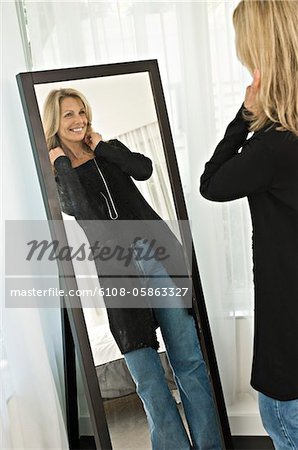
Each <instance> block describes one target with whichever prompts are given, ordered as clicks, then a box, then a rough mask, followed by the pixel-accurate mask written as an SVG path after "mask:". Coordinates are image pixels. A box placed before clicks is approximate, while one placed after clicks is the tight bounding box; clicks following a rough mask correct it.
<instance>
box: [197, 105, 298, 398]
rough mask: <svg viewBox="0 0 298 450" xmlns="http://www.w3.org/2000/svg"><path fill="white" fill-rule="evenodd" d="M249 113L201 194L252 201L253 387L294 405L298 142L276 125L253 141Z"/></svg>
mask: <svg viewBox="0 0 298 450" xmlns="http://www.w3.org/2000/svg"><path fill="white" fill-rule="evenodd" d="M242 111H243V106H242V107H241V109H240V110H239V111H238V113H237V115H236V117H235V119H234V120H233V121H232V122H231V123H230V124H229V126H228V128H227V130H226V133H225V135H224V138H223V139H222V141H221V142H220V143H219V144H218V146H217V147H216V150H215V152H214V154H213V156H212V158H211V159H210V161H209V162H207V164H206V166H205V171H204V173H203V175H202V176H201V186H200V191H201V194H202V195H203V196H204V197H205V198H207V199H209V200H213V201H219V202H223V201H230V200H235V199H238V198H241V197H246V196H247V197H248V201H249V206H250V211H251V217H252V225H253V271H254V285H255V336H254V355H253V368H252V378H251V384H252V386H253V387H254V388H255V389H256V390H258V391H260V392H262V393H264V394H265V395H268V396H270V397H273V398H276V399H279V400H292V399H297V398H298V137H297V136H295V135H294V134H293V133H291V132H289V131H278V130H277V129H276V128H277V125H276V124H268V125H267V126H265V127H263V128H262V129H260V130H258V131H257V132H255V133H254V134H253V135H252V137H251V138H250V139H247V136H248V133H249V130H248V122H247V121H245V120H244V119H243V117H242ZM240 149H241V151H240Z"/></svg>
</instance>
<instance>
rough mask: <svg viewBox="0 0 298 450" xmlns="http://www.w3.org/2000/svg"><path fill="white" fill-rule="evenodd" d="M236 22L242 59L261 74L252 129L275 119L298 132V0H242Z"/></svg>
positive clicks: (256, 128) (238, 48) (283, 128)
mask: <svg viewBox="0 0 298 450" xmlns="http://www.w3.org/2000/svg"><path fill="white" fill-rule="evenodd" d="M233 22H234V27H235V34H236V50H237V56H238V58H239V59H240V61H241V62H242V63H243V64H244V65H245V66H246V67H247V68H248V70H249V71H250V72H251V74H252V73H253V71H254V69H259V71H260V74H261V82H260V88H259V92H258V95H257V99H256V104H255V106H254V108H253V111H252V112H251V114H250V115H249V120H250V122H251V125H250V129H251V130H252V131H256V130H258V129H260V128H262V127H263V126H265V125H266V124H267V123H268V122H269V121H272V122H275V123H278V124H280V126H279V127H278V128H277V129H279V130H289V131H292V132H293V133H294V134H296V135H298V33H297V24H298V1H296V0H293V1H292V0H257V1H256V0H241V1H240V3H239V4H238V6H237V7H236V9H235V11H234V14H233Z"/></svg>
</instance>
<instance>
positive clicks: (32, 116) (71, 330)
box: [17, 60, 233, 450]
mask: <svg viewBox="0 0 298 450" xmlns="http://www.w3.org/2000/svg"><path fill="white" fill-rule="evenodd" d="M137 72H148V73H149V76H150V82H151V87H152V92H153V97H154V102H155V107H156V112H157V117H158V121H159V126H160V132H161V137H162V142H163V146H164V150H165V157H166V162H167V167H168V171H169V178H170V183H171V188H172V194H173V198H174V204H175V209H176V214H177V218H178V219H179V220H183V221H187V220H188V216H187V210H186V204H185V200H184V195H183V190H182V184H181V180H180V175H179V170H178V164H177V160H176V156H175V150H174V143H173V138H172V134H171V129H170V124H169V119H168V114H167V110H166V103H165V98H164V93H163V89H162V84H161V78H160V73H159V69H158V63H157V60H144V61H135V62H126V63H118V64H106V65H97V66H86V67H77V68H69V69H57V70H48V71H37V72H27V73H20V74H18V75H17V82H18V87H19V91H20V96H21V101H22V105H23V109H24V114H25V119H26V123H27V127H28V132H29V136H30V141H31V145H32V150H33V155H34V160H35V164H36V168H37V172H38V178H39V182H40V186H41V190H42V195H43V200H44V204H45V209H46V214H47V218H48V220H49V226H50V231H51V234H52V237H53V239H59V242H61V244H62V246H64V245H67V237H66V232H65V229H64V225H63V220H62V215H61V210H60V205H59V199H58V194H57V189H56V183H55V180H54V177H53V174H52V171H51V167H50V164H49V156H48V149H47V147H46V142H45V137H44V132H43V127H42V122H41V117H40V112H39V107H38V103H37V99H36V94H35V90H34V85H36V84H43V83H52V82H62V81H70V80H79V79H87V78H97V77H106V76H112V75H124V74H132V73H137ZM53 221H54V222H53ZM183 232H184V231H183V230H181V234H182V239H183ZM186 257H187V258H188V260H189V261H192V279H193V293H194V298H195V299H203V298H204V297H203V291H202V284H201V280H200V275H199V269H198V265H197V260H196V255H195V252H194V247H193V246H192V254H191V255H186ZM58 268H59V277H60V280H61V283H62V288H64V289H65V290H66V291H67V290H69V289H75V290H76V289H77V283H76V279H75V274H74V270H73V267H72V262H71V261H60V262H58ZM65 273H68V274H69V273H70V274H72V275H71V276H67V277H65V276H64V274H65ZM69 298H70V297H68V299H69ZM68 299H67V297H66V298H64V299H62V302H65V303H64V304H62V321H63V330H64V336H63V340H64V355H65V370H66V409H67V411H66V413H67V428H68V434H69V441H70V447H71V448H77V445H78V443H77V440H78V424H77V423H76V419H75V418H74V416H75V415H76V414H77V406H76V398H75V399H74V398H73V397H74V395H76V384H75V380H73V374H75V366H74V348H75V350H76V353H77V357H78V361H79V366H80V370H81V373H82V378H83V383H84V389H85V394H86V398H87V402H88V407H89V412H90V417H91V421H92V426H93V431H94V438H95V445H96V449H98V450H103V449H105V450H107V449H112V444H111V440H110V436H109V431H108V427H107V423H106V418H105V412H104V407H103V402H102V398H101V395H100V389H99V386H98V382H97V376H96V371H95V367H94V363H93V358H92V353H91V348H90V343H89V339H88V333H87V329H86V325H85V320H84V315H83V311H82V308H81V303H80V298H79V297H72V299H71V304H70V302H69V300H68ZM194 316H195V319H196V324H197V330H198V335H199V338H200V342H201V346H202V352H203V354H204V358H205V361H206V363H207V366H208V369H209V372H210V377H211V381H212V386H213V391H214V397H215V401H216V405H217V412H218V418H219V423H220V426H221V433H222V439H223V443H224V445H225V447H226V449H232V448H233V445H232V438H231V432H230V426H229V421H228V417H227V411H226V406H225V402H224V396H223V391H222V386H221V381H220V376H219V371H218V366H217V362H216V356H215V351H214V345H213V341H212V335H211V329H210V325H209V320H208V316H207V309H206V305H205V302H204V301H203V300H202V301H194ZM70 368H71V369H70Z"/></svg>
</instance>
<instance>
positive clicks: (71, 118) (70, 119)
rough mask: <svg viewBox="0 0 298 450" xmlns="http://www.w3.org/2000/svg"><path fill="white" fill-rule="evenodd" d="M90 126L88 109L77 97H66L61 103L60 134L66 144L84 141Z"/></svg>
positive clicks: (61, 139)
mask: <svg viewBox="0 0 298 450" xmlns="http://www.w3.org/2000/svg"><path fill="white" fill-rule="evenodd" d="M87 126H88V118H87V114H86V109H85V107H84V105H83V103H82V101H81V100H80V99H79V98H77V97H65V98H64V99H63V100H61V103H60V125H59V129H58V132H57V134H58V136H59V138H60V141H61V142H62V143H64V144H65V145H67V146H69V145H71V144H77V143H79V142H81V141H83V139H84V137H85V134H86V131H87Z"/></svg>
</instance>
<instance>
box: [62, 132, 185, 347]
mask: <svg viewBox="0 0 298 450" xmlns="http://www.w3.org/2000/svg"><path fill="white" fill-rule="evenodd" d="M94 156H95V158H94V159H91V160H89V161H87V162H86V163H84V164H82V165H81V166H78V167H76V168H73V167H72V166H71V161H70V160H69V158H68V157H67V156H59V157H58V158H57V159H56V160H55V163H54V166H55V169H56V172H57V176H56V182H57V187H58V193H59V199H60V203H61V208H62V211H64V212H65V213H67V214H69V215H72V216H74V217H75V218H76V220H77V222H78V223H79V224H80V225H81V227H82V228H83V230H84V231H85V234H86V236H87V238H88V240H89V243H90V248H91V247H92V248H94V243H95V242H100V243H102V244H107V243H108V242H109V244H108V245H109V246H110V247H111V248H115V245H117V244H120V246H122V247H124V248H125V247H126V246H127V245H130V244H131V243H132V242H133V241H134V239H135V238H137V237H138V236H139V237H142V238H147V239H148V240H149V242H151V243H155V244H156V246H159V245H162V246H164V247H165V248H166V249H167V250H168V252H169V254H170V255H171V257H170V258H168V259H167V260H165V261H164V262H163V263H164V266H165V268H166V270H167V271H168V273H169V274H170V275H173V274H174V275H175V274H176V273H178V274H179V275H180V274H181V275H184V274H186V269H185V268H184V257H183V251H182V247H181V245H180V243H179V241H178V240H177V239H176V237H175V236H174V234H173V233H172V232H171V231H170V229H169V227H168V225H167V224H166V223H165V222H164V221H162V220H161V217H160V216H159V215H158V214H157V213H156V212H155V211H154V210H153V209H152V208H151V206H150V205H149V204H148V203H147V201H146V200H145V198H144V197H143V196H142V194H141V193H140V191H139V190H138V189H137V187H136V185H135V184H134V182H133V180H132V178H134V179H136V180H140V181H141V180H147V179H148V178H150V176H151V174H152V162H151V160H150V159H149V158H147V157H146V156H144V155H142V154H141V153H137V152H132V151H130V150H129V149H128V148H127V147H126V146H125V145H124V144H122V143H121V142H120V141H118V140H116V139H115V140H111V141H109V142H103V141H101V142H99V144H98V145H97V146H96V148H95V151H94ZM113 219H116V220H113ZM123 221H124V222H123ZM125 222H126V223H125ZM124 262H125V261H123V262H122V265H121V262H119V261H118V260H117V258H116V259H112V258H111V260H110V261H109V260H107V261H106V263H103V261H102V260H98V259H95V265H96V268H97V272H98V275H99V278H100V283H101V286H102V287H104V288H112V287H115V286H117V287H118V292H120V288H126V290H127V291H130V292H128V294H127V295H126V299H128V298H129V294H131V299H132V300H135V299H137V301H138V302H140V308H138V307H137V308H131V307H129V308H127V307H125V305H126V304H125V302H124V299H123V297H121V296H120V297H118V300H119V303H117V307H115V305H113V301H112V300H113V298H112V297H109V298H105V300H106V304H107V313H108V317H109V324H110V328H111V332H112V334H113V336H114V338H115V340H116V342H117V344H118V346H119V348H120V350H121V352H122V353H126V352H129V351H132V350H136V349H138V348H143V347H150V346H151V347H153V348H157V347H158V342H157V338H156V333H155V329H156V327H157V321H156V318H155V316H154V313H153V310H152V309H151V308H148V307H145V308H144V307H142V305H143V302H145V297H142V298H141V297H134V295H133V293H132V291H133V288H134V287H137V288H138V287H141V284H138V280H136V279H135V278H131V277H130V276H131V275H137V276H138V275H139V274H138V273H137V272H135V273H134V269H133V267H132V266H133V264H130V265H129V266H128V267H127V271H128V273H127V272H126V268H125V267H124V266H125V264H124ZM120 265H121V270H120V269H119V267H120ZM180 268H181V271H180V272H179V269H180ZM107 274H109V275H111V274H116V275H117V276H118V275H119V279H118V280H116V279H115V277H109V276H108V277H107V276H106V275H107ZM117 283H118V284H117ZM177 283H178V281H177ZM181 284H182V285H181V287H182V286H183V287H184V286H185V285H186V286H187V287H189V280H188V278H187V277H184V278H182V280H181ZM111 303H112V305H111ZM118 304H120V305H121V304H123V305H124V306H123V307H121V308H119V307H118Z"/></svg>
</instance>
